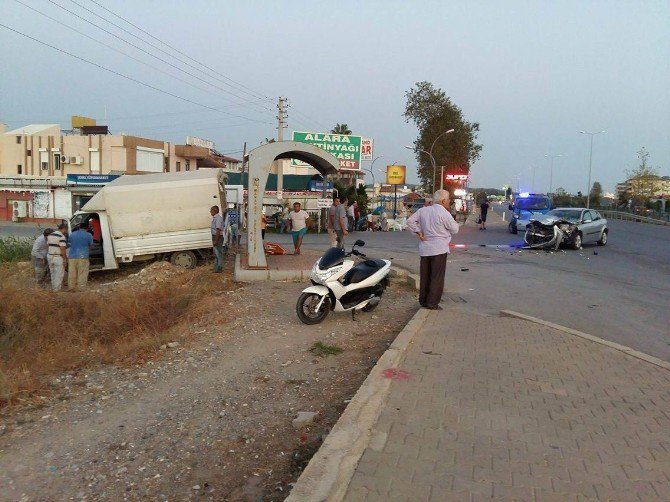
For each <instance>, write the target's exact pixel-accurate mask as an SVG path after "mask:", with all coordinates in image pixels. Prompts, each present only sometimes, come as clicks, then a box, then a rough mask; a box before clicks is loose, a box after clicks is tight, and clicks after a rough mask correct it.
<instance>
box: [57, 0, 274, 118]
mask: <svg viewBox="0 0 670 502" xmlns="http://www.w3.org/2000/svg"><path fill="white" fill-rule="evenodd" d="M48 1H49V2H50V3H52V4H53V5H55V6H56V7H58V8H59V9H62V10H64V11H65V12H68V13H70V14H72V15H73V16H75V17H77V18H78V19H81V20H82V21H85V22H87V23H89V24H90V25H92V26H95V27H96V28H98V29H99V30H102V31H104V32H105V33H107V34H108V35H111V36H113V37H114V38H117V39H119V40H121V41H122V42H124V43H126V44H128V45H130V46H131V47H134V48H135V49H137V50H139V51H141V52H143V53H145V54H147V55H148V56H151V57H152V58H154V59H157V60H158V61H160V62H162V63H165V64H166V65H168V66H171V67H172V68H174V69H176V70H178V71H180V72H182V73H185V74H186V75H189V76H191V77H193V78H195V79H197V80H199V81H201V82H203V83H205V84H207V85H210V86H212V87H215V88H217V89H219V90H220V91H222V92H225V93H227V94H230V95H231V96H235V97H236V98H239V99H242V100H244V101H247V102H249V103H251V104H252V105H254V106H261V107H262V108H265V109H266V110H267V111H272V110H270V109H269V108H266V107H263V106H262V105H260V104H257V103H253V102H252V101H250V100H249V99H247V98H244V97H241V96H238V95H237V94H235V93H233V92H230V91H229V90H228V89H224V88H223V87H220V86H218V85H216V84H213V83H211V82H208V81H206V80H204V79H202V78H201V77H199V76H198V75H195V74H193V73H191V72H189V71H187V70H184V69H183V68H180V67H179V66H176V65H175V64H172V63H171V62H170V61H167V60H165V59H163V58H161V57H159V56H156V55H155V54H152V53H151V52H149V51H147V50H145V49H143V48H142V47H139V46H138V45H136V44H134V43H132V42H129V41H128V40H126V39H125V38H123V37H121V36H119V35H117V34H116V33H114V32H112V31H109V30H108V29H106V28H103V27H102V26H100V25H99V24H96V23H94V22H93V21H91V20H89V19H86V18H85V17H83V16H80V15H79V14H77V13H76V12H74V11H72V10H70V9H68V8H67V7H64V6H62V5H60V4H59V3H57V2H55V1H54V0H48ZM75 3H76V2H75ZM103 19H104V18H103ZM112 24H113V23H112Z"/></svg>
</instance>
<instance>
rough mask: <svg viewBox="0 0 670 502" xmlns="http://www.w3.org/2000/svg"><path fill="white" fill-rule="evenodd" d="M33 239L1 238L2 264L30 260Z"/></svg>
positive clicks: (0, 255) (0, 259)
mask: <svg viewBox="0 0 670 502" xmlns="http://www.w3.org/2000/svg"><path fill="white" fill-rule="evenodd" d="M32 249H33V242H32V240H31V239H19V238H16V237H0V263H5V262H17V261H27V260H30V252H31V251H32Z"/></svg>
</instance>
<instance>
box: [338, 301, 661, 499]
mask: <svg viewBox="0 0 670 502" xmlns="http://www.w3.org/2000/svg"><path fill="white" fill-rule="evenodd" d="M399 370H402V371H404V372H407V375H405V374H404V373H403V372H402V371H401V372H394V373H392V374H391V375H389V376H395V378H396V379H395V380H394V381H393V384H392V387H391V394H390V397H389V400H388V402H387V404H386V406H385V408H384V409H383V411H382V412H381V415H380V418H379V421H378V422H377V425H376V427H375V430H374V431H373V434H372V440H371V442H370V444H369V446H368V447H367V449H366V450H365V452H364V454H363V456H362V458H361V459H360V462H359V463H358V466H357V468H356V471H355V473H354V476H353V478H352V480H351V483H350V484H349V488H348V492H347V495H346V497H345V500H350V501H361V500H374V501H377V500H379V501H382V500H383V501H386V500H403V501H405V500H406V501H419V500H435V501H460V500H465V501H469V500H489V499H491V498H494V499H500V500H530V501H545V500H561V501H564V500H587V499H592V500H617V501H627V500H645V501H648V500H670V371H668V370H666V369H663V368H659V367H657V366H654V365H652V364H649V363H647V362H644V361H641V360H639V359H636V358H633V357H630V356H627V355H626V354H623V353H622V352H619V351H616V350H613V349H611V348H608V347H606V346H603V345H600V344H597V343H594V342H590V341H587V340H584V339H581V338H578V337H575V336H572V335H568V334H565V333H563V332H561V331H557V330H554V329H552V328H548V327H545V326H542V325H538V324H534V323H530V322H527V321H522V320H517V319H509V318H500V317H485V316H479V315H474V314H472V313H470V312H467V313H466V312H464V311H462V310H461V309H459V308H458V307H457V306H455V305H454V304H453V303H452V304H451V305H450V306H447V308H445V310H444V311H442V312H432V313H430V316H429V317H428V320H427V321H426V322H425V324H424V326H423V328H422V329H421V330H420V332H419V333H418V334H417V335H416V337H415V338H414V341H413V343H412V345H411V346H410V348H409V349H408V353H407V357H406V358H405V360H404V362H403V363H402V365H401V366H400V368H399ZM403 377H407V378H403Z"/></svg>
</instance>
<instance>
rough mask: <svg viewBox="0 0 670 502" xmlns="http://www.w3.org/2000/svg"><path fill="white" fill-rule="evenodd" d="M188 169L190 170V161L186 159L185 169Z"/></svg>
mask: <svg viewBox="0 0 670 502" xmlns="http://www.w3.org/2000/svg"><path fill="white" fill-rule="evenodd" d="M190 170H191V161H190V160H188V159H186V171H190Z"/></svg>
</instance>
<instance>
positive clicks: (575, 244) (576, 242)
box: [572, 232, 582, 249]
mask: <svg viewBox="0 0 670 502" xmlns="http://www.w3.org/2000/svg"><path fill="white" fill-rule="evenodd" d="M572 249H582V233H581V232H577V235H575V240H574V241H573V242H572Z"/></svg>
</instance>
